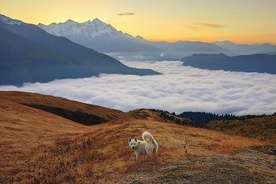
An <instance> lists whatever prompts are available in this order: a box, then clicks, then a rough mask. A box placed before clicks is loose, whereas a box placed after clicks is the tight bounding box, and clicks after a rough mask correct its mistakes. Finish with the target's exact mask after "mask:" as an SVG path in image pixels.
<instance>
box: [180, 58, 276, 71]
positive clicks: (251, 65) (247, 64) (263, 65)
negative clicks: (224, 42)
mask: <svg viewBox="0 0 276 184" xmlns="http://www.w3.org/2000/svg"><path fill="white" fill-rule="evenodd" d="M182 61H184V64H183V65H185V66H192V67H195V68H201V69H208V70H226V71H239V72H259V73H271V74H276V55H267V54H255V55H241V56H232V57H230V56H227V55H225V54H194V55H192V56H188V57H183V58H182Z"/></svg>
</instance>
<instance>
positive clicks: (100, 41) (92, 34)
mask: <svg viewBox="0 0 276 184" xmlns="http://www.w3.org/2000/svg"><path fill="white" fill-rule="evenodd" d="M38 26H39V27H41V28H42V29H44V30H45V31H47V32H48V33H50V34H53V35H56V36H61V37H66V38H68V39H70V40H72V41H74V42H76V43H78V44H81V45H84V46H86V47H89V48H92V49H95V50H97V51H99V52H104V53H112V52H123V53H126V55H127V56H130V55H128V54H127V53H130V52H132V53H131V55H135V52H136V53H137V52H142V53H143V55H144V57H146V59H153V60H162V59H167V58H169V59H172V58H175V59H179V58H182V57H184V56H190V55H192V54H220V53H223V54H227V55H230V56H236V55H248V54H273V53H275V52H276V45H271V44H262V45H245V44H243V45H242V44H235V43H232V42H230V41H222V42H214V43H206V42H191V41H177V42H173V43H169V42H165V41H161V42H151V41H148V40H145V39H144V38H143V37H141V36H136V37H133V36H131V35H129V34H127V33H123V32H122V31H118V30H116V29H115V28H114V27H113V26H112V25H110V24H106V23H104V22H102V21H100V20H99V19H94V20H93V21H86V22H83V23H78V22H75V21H73V20H70V19H69V20H67V21H66V22H64V23H58V24H57V23H51V24H49V25H43V24H41V23H40V24H39V25H38ZM149 53H150V54H149ZM137 58H138V57H136V56H135V57H133V59H137Z"/></svg>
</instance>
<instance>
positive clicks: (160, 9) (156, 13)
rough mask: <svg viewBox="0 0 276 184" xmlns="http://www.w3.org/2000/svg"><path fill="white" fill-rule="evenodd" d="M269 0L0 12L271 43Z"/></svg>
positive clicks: (275, 36)
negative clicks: (96, 20)
mask: <svg viewBox="0 0 276 184" xmlns="http://www.w3.org/2000/svg"><path fill="white" fill-rule="evenodd" d="M275 10H276V1H275V0H243V1H240V0H232V1H229V0H193V1H192V0H171V1H168V0H147V1H144V0H141V1H133V0H101V1H99V0H79V1H72V0H24V1H21V0H12V1H11V0H0V13H1V14H4V15H6V16H8V17H10V18H13V19H18V20H22V21H24V22H27V23H32V24H36V25H37V24H38V23H43V24H46V25H48V24H50V23H53V22H55V23H59V22H65V21H66V20H68V19H72V20H74V21H77V22H85V21H88V20H93V19H95V18H98V19H100V20H101V21H103V22H105V23H107V24H111V25H112V26H113V27H115V28H116V29H117V30H119V31H122V32H125V33H128V34H130V35H132V36H137V35H139V36H142V37H143V38H145V39H147V40H150V41H168V42H174V41H178V40H183V41H202V42H214V41H224V40H229V41H232V42H234V43H240V44H263V43H270V44H276V21H275V20H276V11H275Z"/></svg>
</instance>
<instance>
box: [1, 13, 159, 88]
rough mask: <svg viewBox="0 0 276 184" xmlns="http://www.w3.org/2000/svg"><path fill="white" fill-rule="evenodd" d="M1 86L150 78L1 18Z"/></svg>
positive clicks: (143, 72) (29, 26) (144, 71)
mask: <svg viewBox="0 0 276 184" xmlns="http://www.w3.org/2000/svg"><path fill="white" fill-rule="evenodd" d="M0 73H1V78H0V85H4V84H16V85H17V84H19V85H20V84H22V83H24V82H48V81H51V80H54V79H64V78H81V77H90V76H93V75H99V74H100V73H118V74H135V75H150V74H158V73H157V72H154V71H152V70H148V69H135V68H130V67H128V66H126V65H124V64H122V63H121V62H119V61H118V60H116V59H114V58H112V57H110V56H108V55H105V54H101V53H99V52H97V51H95V50H92V49H89V48H87V47H84V46H82V45H79V44H77V43H74V42H72V41H70V40H68V39H67V38H64V37H57V36H54V35H51V34H49V33H47V32H46V31H44V30H42V29H41V28H39V27H38V26H36V25H33V24H27V23H24V22H22V21H19V20H14V19H11V18H9V17H6V16H4V15H0Z"/></svg>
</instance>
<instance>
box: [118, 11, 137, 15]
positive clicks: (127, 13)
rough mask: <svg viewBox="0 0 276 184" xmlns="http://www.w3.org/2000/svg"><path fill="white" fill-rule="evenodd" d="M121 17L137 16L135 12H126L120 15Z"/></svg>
mask: <svg viewBox="0 0 276 184" xmlns="http://www.w3.org/2000/svg"><path fill="white" fill-rule="evenodd" d="M118 15H119V16H130V15H135V13H133V12H126V13H118Z"/></svg>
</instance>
